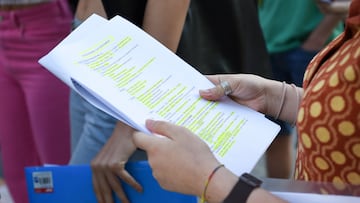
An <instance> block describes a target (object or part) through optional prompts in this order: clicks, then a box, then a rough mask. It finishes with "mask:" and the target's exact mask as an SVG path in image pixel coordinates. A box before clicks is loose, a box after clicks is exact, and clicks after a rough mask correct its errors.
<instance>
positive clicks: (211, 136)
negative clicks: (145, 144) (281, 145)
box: [39, 14, 280, 175]
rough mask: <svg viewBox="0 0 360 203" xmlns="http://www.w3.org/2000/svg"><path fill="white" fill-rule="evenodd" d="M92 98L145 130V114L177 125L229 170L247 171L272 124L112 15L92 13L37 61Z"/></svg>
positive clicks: (262, 148) (274, 130)
mask: <svg viewBox="0 0 360 203" xmlns="http://www.w3.org/2000/svg"><path fill="white" fill-rule="evenodd" d="M39 62H40V63H41V64H42V65H43V66H45V67H46V68H47V69H48V70H49V71H50V72H52V73H53V74H55V75H56V76H57V77H58V78H60V79H61V80H62V81H64V82H65V83H66V84H67V85H69V86H70V87H72V88H73V89H75V90H76V91H77V92H79V93H80V94H81V95H82V96H83V97H84V98H85V99H86V100H88V101H89V102H90V103H92V104H93V105H95V106H97V107H98V108H100V109H102V110H103V111H105V112H107V113H109V114H110V115H112V116H114V117H115V118H117V119H119V120H121V121H123V122H125V123H127V124H128V125H130V126H132V127H134V128H135V129H137V130H140V131H143V132H148V130H147V129H146V127H145V120H146V119H148V118H152V119H157V120H166V121H170V122H172V123H176V124H178V125H182V126H185V127H187V128H189V129H190V130H192V131H193V132H194V133H196V134H198V135H199V136H200V137H201V138H202V139H203V140H204V141H206V143H207V144H208V145H209V146H210V148H211V149H212V151H213V152H214V154H215V156H216V157H217V158H218V159H219V160H220V162H222V163H224V164H225V165H226V167H227V168H229V169H230V170H232V171H233V172H234V173H235V174H237V175H240V174H241V173H243V172H249V171H251V170H252V168H253V167H254V166H255V164H256V162H257V161H258V160H259V158H260V157H261V155H262V154H263V153H264V151H265V150H266V149H267V147H268V146H269V144H270V143H271V142H272V140H273V139H274V137H275V135H276V134H277V133H278V131H279V129H280V128H279V126H278V125H276V124H274V123H273V122H271V121H269V120H268V119H266V118H265V117H264V115H263V114H260V113H258V112H255V111H253V110H250V109H248V108H246V107H243V106H240V105H238V104H236V103H235V102H233V101H232V100H230V99H229V98H224V100H223V101H221V102H210V101H206V100H204V99H201V98H200V97H199V93H198V91H199V89H207V88H210V87H213V86H214V85H213V84H212V83H211V82H210V81H208V80H207V79H206V77H204V76H203V75H202V74H200V73H199V72H198V71H197V70H196V69H194V68H193V67H191V66H190V65H188V64H187V63H185V62H184V61H183V60H182V59H180V58H179V57H178V56H176V55H175V54H174V53H172V52H171V51H170V50H168V49H167V48H166V47H164V46H163V45H162V44H160V43H159V42H158V41H156V40H155V39H153V38H152V37H151V36H149V35H148V34H146V33H145V32H144V31H143V30H141V29H140V28H138V27H136V26H135V25H133V24H132V23H130V22H128V21H127V20H125V19H123V18H121V17H119V16H116V17H114V18H113V19H111V20H106V19H104V18H101V17H100V16H97V15H95V14H94V15H92V16H91V17H90V18H88V19H87V20H86V21H85V22H84V23H83V24H82V25H80V27H78V28H77V29H76V30H75V31H74V32H73V33H71V34H70V35H69V36H68V37H67V38H66V39H64V40H63V41H62V42H61V43H60V44H59V45H58V46H57V47H55V48H54V49H53V50H52V51H51V52H50V53H48V54H47V55H46V56H44V57H43V58H41V60H40V61H39Z"/></svg>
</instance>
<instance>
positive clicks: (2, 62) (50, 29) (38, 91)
mask: <svg viewBox="0 0 360 203" xmlns="http://www.w3.org/2000/svg"><path fill="white" fill-rule="evenodd" d="M72 19H73V15H72V12H71V9H70V7H69V4H68V2H67V0H16V1H13V0H0V97H1V105H0V146H1V156H2V161H3V168H4V177H5V181H6V184H7V186H8V188H9V190H10V193H11V196H12V198H13V199H14V201H15V202H16V203H27V202H28V195H27V190H26V182H25V173H24V167H26V166H37V165H43V164H45V163H49V164H66V163H68V161H69V158H70V130H69V114H68V112H69V110H68V109H69V100H68V97H69V88H68V87H67V86H66V85H65V84H63V83H62V82H61V81H60V80H58V79H57V78H56V77H55V76H54V75H52V74H51V73H50V72H48V71H47V70H46V69H45V68H43V67H42V66H41V65H40V64H39V63H38V60H39V59H40V58H41V57H42V56H44V55H45V54H46V53H47V52H49V51H50V50H51V49H52V48H54V47H55V45H56V44H57V43H59V42H60V41H61V40H62V39H63V38H64V37H65V36H66V35H67V34H69V33H70V31H71V22H72Z"/></svg>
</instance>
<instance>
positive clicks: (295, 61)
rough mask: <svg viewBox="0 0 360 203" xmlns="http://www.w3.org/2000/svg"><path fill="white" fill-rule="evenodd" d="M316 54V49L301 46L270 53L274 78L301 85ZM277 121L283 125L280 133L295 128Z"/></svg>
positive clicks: (284, 133)
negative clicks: (309, 49) (305, 48)
mask: <svg viewBox="0 0 360 203" xmlns="http://www.w3.org/2000/svg"><path fill="white" fill-rule="evenodd" d="M316 54H317V52H316V51H307V50H304V49H302V48H301V47H298V48H295V49H292V50H289V51H286V52H281V53H275V54H270V60H271V68H272V72H273V77H274V79H275V80H278V81H285V82H287V83H289V84H291V83H294V84H295V85H296V86H299V87H301V86H302V83H303V78H304V73H305V70H306V68H307V66H308V64H309V63H310V61H311V59H312V58H313V57H314V56H315V55H316ZM272 120H274V119H272ZM275 122H276V123H278V124H279V125H280V126H281V130H280V132H279V135H290V133H291V131H292V130H293V129H292V127H291V125H290V124H288V123H286V122H283V121H279V120H277V121H275Z"/></svg>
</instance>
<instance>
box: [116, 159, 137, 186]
mask: <svg viewBox="0 0 360 203" xmlns="http://www.w3.org/2000/svg"><path fill="white" fill-rule="evenodd" d="M111 170H112V171H113V172H114V173H115V174H116V175H117V176H119V177H120V178H121V180H123V181H124V182H126V183H127V184H129V185H130V186H131V187H133V188H135V190H136V191H138V192H142V187H141V185H140V184H139V183H138V182H137V181H136V180H135V179H134V178H133V177H132V176H131V175H130V173H128V172H127V170H126V169H125V162H118V163H115V164H112V166H111Z"/></svg>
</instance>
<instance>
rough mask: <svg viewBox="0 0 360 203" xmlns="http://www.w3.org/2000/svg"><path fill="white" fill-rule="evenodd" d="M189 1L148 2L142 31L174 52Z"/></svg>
mask: <svg viewBox="0 0 360 203" xmlns="http://www.w3.org/2000/svg"><path fill="white" fill-rule="evenodd" d="M189 4H190V0H166V1H160V0H148V1H147V4H146V8H145V13H144V20H143V29H144V30H145V31H146V32H147V33H149V34H150V35H151V36H153V37H154V38H155V39H157V40H158V41H160V42H161V43H162V44H163V45H165V46H166V47H167V48H169V49H170V50H171V51H173V52H176V49H177V47H178V44H179V41H180V37H181V34H182V30H183V27H184V23H185V18H186V14H187V11H188V8H189Z"/></svg>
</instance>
